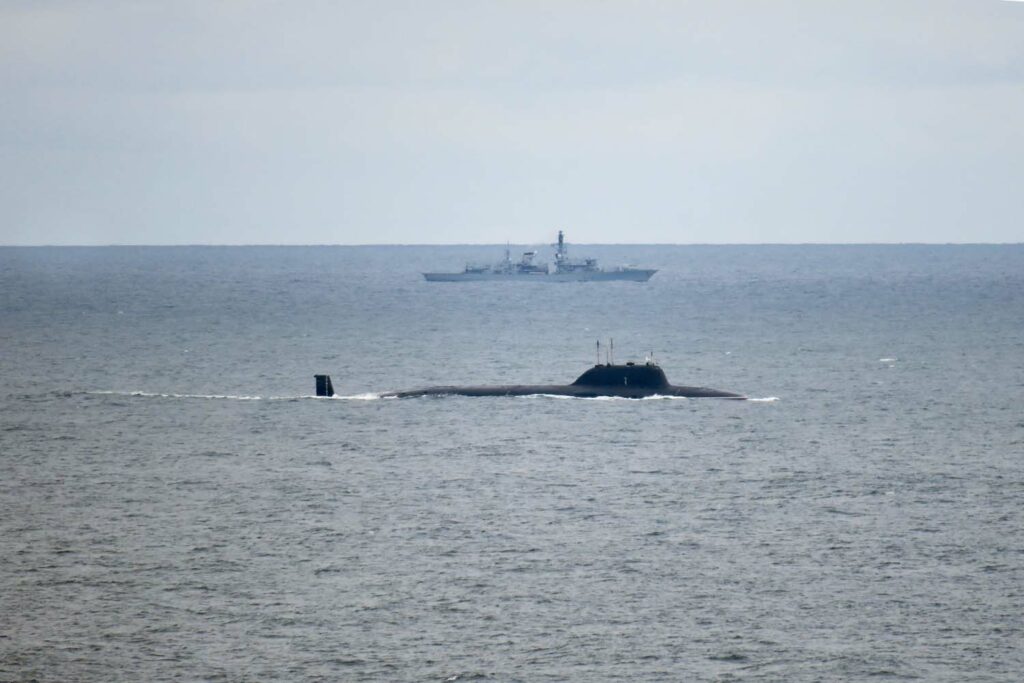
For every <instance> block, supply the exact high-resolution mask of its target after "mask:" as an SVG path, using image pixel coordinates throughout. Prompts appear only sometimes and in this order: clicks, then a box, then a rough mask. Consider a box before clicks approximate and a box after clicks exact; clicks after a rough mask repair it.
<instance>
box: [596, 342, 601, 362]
mask: <svg viewBox="0 0 1024 683" xmlns="http://www.w3.org/2000/svg"><path fill="white" fill-rule="evenodd" d="M597 364H598V365H600V364H601V340H600V339H598V340H597Z"/></svg>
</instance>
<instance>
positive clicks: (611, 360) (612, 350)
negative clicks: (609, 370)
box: [608, 337, 615, 365]
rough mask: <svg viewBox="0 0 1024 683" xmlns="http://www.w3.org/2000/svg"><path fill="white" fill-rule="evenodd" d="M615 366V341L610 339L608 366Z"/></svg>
mask: <svg viewBox="0 0 1024 683" xmlns="http://www.w3.org/2000/svg"><path fill="white" fill-rule="evenodd" d="M614 364H615V340H614V339H612V338H611V337H608V365H614Z"/></svg>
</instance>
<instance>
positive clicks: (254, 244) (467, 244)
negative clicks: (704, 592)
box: [0, 241, 1024, 249]
mask: <svg viewBox="0 0 1024 683" xmlns="http://www.w3.org/2000/svg"><path fill="white" fill-rule="evenodd" d="M543 244H547V243H546V242H347V243H343V242H334V243H332V242H310V243H305V244H297V243H283V242H237V243H231V242H165V243H142V242H110V243H104V244H82V243H71V244H57V243H49V244H44V243H40V244H0V249H107V248H138V247H149V248H169V247H211V248H224V247H242V248H246V247H248V248H251V247H283V248H289V247H296V248H302V247H502V246H509V245H514V246H536V245H543ZM568 244H574V245H582V246H591V247H899V246H933V247H942V246H1019V245H1024V241H1020V242H915V241H908V242H569V243H568Z"/></svg>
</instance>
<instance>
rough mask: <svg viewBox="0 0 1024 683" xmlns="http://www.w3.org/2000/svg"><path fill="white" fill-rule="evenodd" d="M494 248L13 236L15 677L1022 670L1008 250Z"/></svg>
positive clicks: (1013, 298) (7, 601)
mask: <svg viewBox="0 0 1024 683" xmlns="http://www.w3.org/2000/svg"><path fill="white" fill-rule="evenodd" d="M503 247H504V245H492V246H373V247H341V246H310V247H203V246H188V247H96V248H91V247H79V248H64V247H39V248H28V247H21V248H15V247H8V248H2V249H0V376H2V384H0V681H3V682H5V683H14V682H17V683H22V682H28V681H36V682H40V683H42V682H51V681H53V682H58V681H59V682H74V681H104V682H108V681H502V682H504V681H523V682H534V681H588V682H601V681H623V680H631V681H905V680H921V681H950V682H953V681H957V682H959V681H1007V682H1011V681H1012V682H1017V681H1020V680H1022V679H1024V401H1022V399H1024V245H1020V244H1011V245H844V246H825V245H787V246H771V245H759V246H699V245H695V246H657V245H632V246H625V245H591V246H585V245H574V246H573V249H574V254H576V255H579V256H583V255H586V256H593V257H597V258H599V259H600V260H601V262H602V263H603V264H606V265H615V264H625V263H631V264H636V265H639V266H643V267H652V268H657V269H658V273H657V274H656V275H655V276H654V277H653V278H652V279H651V280H650V281H649V282H647V283H633V282H603V283H543V282H524V283H520V282H486V283H428V282H426V281H424V279H423V277H422V275H421V272H423V271H437V270H460V269H461V267H462V266H463V264H464V263H465V262H467V261H484V262H487V261H496V260H499V259H500V258H501V254H502V251H503ZM523 248H524V249H525V248H527V247H523ZM544 249H545V250H547V247H546V246H545V247H544ZM549 260H550V256H549ZM598 340H600V341H602V351H601V352H600V353H601V355H600V356H599V355H598V351H597V346H596V342H597V341H598ZM609 340H614V360H615V361H616V362H625V361H629V360H635V361H639V362H642V361H644V360H645V359H647V358H649V357H652V356H653V358H654V360H655V361H656V362H657V363H659V364H660V365H661V367H662V368H663V369H664V370H665V372H666V374H667V375H668V377H669V380H670V381H672V382H673V383H675V384H687V385H698V386H708V387H714V388H717V389H723V390H727V391H734V392H738V393H742V394H745V395H746V396H749V397H751V399H753V400H750V401H727V400H716V399H680V398H675V399H672V398H650V399H643V400H629V399H575V398H564V397H561V398H560V397H553V396H532V397H505V398H497V397H491V398H468V397H425V398H414V399H389V398H382V397H381V396H380V394H381V392H385V391H388V390H401V389H409V388H416V387H421V386H430V385H435V384H503V383H513V384H514V383H529V384H534V383H536V384H548V383H550V384H560V383H568V382H571V381H572V380H573V379H574V378H575V377H576V376H577V375H579V374H580V373H582V372H583V371H584V370H585V369H587V368H588V367H590V366H592V365H593V364H594V363H596V362H597V361H598V360H599V359H600V360H602V362H603V360H604V358H603V356H604V354H605V352H606V350H608V349H609V348H610V343H609ZM316 373H326V374H330V375H331V376H332V378H333V383H334V387H335V389H336V391H337V392H338V394H339V395H338V396H336V397H334V398H332V399H326V398H319V399H318V398H315V397H314V396H313V393H314V382H313V375H314V374H316Z"/></svg>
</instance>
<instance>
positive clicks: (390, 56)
mask: <svg viewBox="0 0 1024 683" xmlns="http://www.w3.org/2000/svg"><path fill="white" fill-rule="evenodd" d="M0 93H2V105H0V243H3V244H322V243H328V244H367V243H369V244H381V243H504V242H506V241H512V242H513V243H516V242H519V243H547V242H550V241H551V240H552V239H553V236H554V233H555V232H556V231H557V230H558V229H559V228H561V229H564V230H566V232H567V235H568V236H569V237H570V239H571V240H572V241H573V242H578V243H683V244H687V243H737V242H738V243H762V242H1024V3H1020V2H1006V1H1003V0H966V1H959V2H951V1H946V0H927V1H916V0H915V1H904V2H900V1H896V0H884V1H879V2H874V1H871V0H851V1H849V2H838V1H837V2H830V1H822V0H807V1H797V0H793V1H779V2H768V1H764V2H753V1H747V2H730V1H728V0H725V1H722V0H715V1H712V0H705V1H702V2H688V1H685V0H664V1H653V0H651V1H645V0H628V1H627V0H587V1H579V2H577V1H574V0H540V1H537V2H531V1H529V0H505V1H493V0H492V1H487V0H467V1H465V2H449V1H445V0H435V1H430V2H419V1H416V2H394V1H386V0H372V1H367V2H328V1H326V0H325V1H322V2H313V1H309V2H300V1H295V2H278V1H271V0H263V1H260V0H252V1H247V2H242V1H241V0H237V1H231V2H213V1H211V0H196V1H191V0H175V1H173V2H168V1H165V0H161V1H159V2H145V1H140V0H124V1H123V2H113V1H103V0H99V1H93V2H85V1H83V2H74V1H59V0H51V1H40V0H32V1H24V2H23V1H20V0H6V1H3V2H0Z"/></svg>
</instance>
